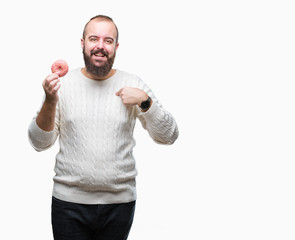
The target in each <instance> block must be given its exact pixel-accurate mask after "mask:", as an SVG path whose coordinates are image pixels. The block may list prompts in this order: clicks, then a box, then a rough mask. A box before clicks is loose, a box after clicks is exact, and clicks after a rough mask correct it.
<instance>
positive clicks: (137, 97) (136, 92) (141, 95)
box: [116, 87, 148, 106]
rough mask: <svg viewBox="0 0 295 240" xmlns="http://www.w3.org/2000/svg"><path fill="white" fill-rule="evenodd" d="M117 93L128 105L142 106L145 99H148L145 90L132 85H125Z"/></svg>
mask: <svg viewBox="0 0 295 240" xmlns="http://www.w3.org/2000/svg"><path fill="white" fill-rule="evenodd" d="M116 95H117V96H119V97H121V99H122V102H123V104H124V105H126V106H133V105H138V106H140V105H141V103H142V102H143V101H145V100H147V99H148V95H147V94H146V93H145V92H144V91H143V90H140V89H138V88H132V87H123V88H121V89H120V90H119V91H118V92H116Z"/></svg>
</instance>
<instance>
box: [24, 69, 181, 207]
mask: <svg viewBox="0 0 295 240" xmlns="http://www.w3.org/2000/svg"><path fill="white" fill-rule="evenodd" d="M61 84H62V86H61V88H60V90H59V102H58V106H57V110H56V118H55V129H54V130H53V131H51V132H45V131H43V130H41V129H40V128H39V127H38V126H37V124H36V116H37V115H36V116H35V117H34V118H33V120H32V122H31V124H30V126H29V140H30V143H31V144H32V146H33V147H34V148H35V149H36V150H37V151H43V150H46V149H48V148H49V147H51V146H52V145H53V144H54V143H55V141H56V139H57V137H58V136H59V146H60V150H59V152H58V154H57V155H56V164H55V169H54V170H55V173H56V175H55V176H54V178H53V180H54V187H53V196H54V197H56V198H59V199H61V200H64V201H69V202H76V203H83V204H111V203H122V202H130V201H133V200H135V199H136V187H135V177H136V175H137V170H136V167H135V160H134V157H133V154H132V149H133V147H134V146H135V140H134V138H133V130H134V126H135V122H136V118H139V120H140V121H141V123H142V126H143V127H144V128H145V129H146V130H147V131H148V133H149V135H150V136H151V138H152V139H153V140H154V141H155V142H157V143H160V144H172V143H173V142H174V141H175V140H176V139H177V137H178V128H177V124H176V122H175V120H174V118H173V117H172V116H171V114H170V113H169V112H167V111H166V110H164V109H163V108H162V106H161V105H160V104H159V102H158V100H157V99H156V98H155V96H154V94H153V93H152V91H151V90H150V89H149V87H148V86H147V85H146V84H145V83H144V82H143V81H142V80H141V79H140V78H138V77H137V76H135V75H132V74H129V73H126V72H123V71H120V70H116V73H115V74H114V75H113V76H112V77H110V78H109V79H107V80H104V81H95V80H91V79H88V78H86V77H85V76H84V75H83V74H82V73H81V69H80V68H79V69H76V70H73V71H71V72H69V73H68V74H67V75H66V76H65V77H64V78H62V79H61ZM122 87H135V88H139V89H142V90H144V91H145V92H146V93H147V94H148V95H149V96H150V97H151V98H152V99H153V104H152V106H151V108H150V109H149V110H148V111H147V112H145V113H143V112H141V111H140V109H139V108H138V106H133V107H126V106H125V105H124V104H123V103H122V100H121V98H120V97H118V96H116V95H115V93H116V92H117V91H118V90H120V89H121V88H122ZM37 114H38V113H37Z"/></svg>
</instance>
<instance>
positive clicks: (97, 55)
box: [81, 20, 119, 77]
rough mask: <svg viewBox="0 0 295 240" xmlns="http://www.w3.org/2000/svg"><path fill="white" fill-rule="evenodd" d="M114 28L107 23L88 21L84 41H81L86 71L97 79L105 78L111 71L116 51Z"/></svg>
mask: <svg viewBox="0 0 295 240" xmlns="http://www.w3.org/2000/svg"><path fill="white" fill-rule="evenodd" d="M116 34H117V32H116V28H115V25H114V24H113V23H112V22H109V21H96V20H93V21H90V22H89V23H88V25H87V27H86V34H85V39H81V46H82V49H83V56H84V61H85V66H86V70H87V71H88V72H89V73H91V74H92V75H95V76H97V77H103V76H106V75H107V74H108V73H109V72H110V70H111V69H112V66H113V63H114V59H115V56H116V50H117V48H118V46H119V44H118V43H116Z"/></svg>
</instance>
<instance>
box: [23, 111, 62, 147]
mask: <svg viewBox="0 0 295 240" xmlns="http://www.w3.org/2000/svg"><path fill="white" fill-rule="evenodd" d="M39 111H40V110H39ZM39 111H38V112H37V114H36V115H35V116H34V117H33V119H32V121H31V123H30V125H29V128H28V138H29V142H30V144H31V145H32V147H33V148H34V149H35V150H36V151H38V152H40V151H44V150H47V149H48V148H50V147H52V146H53V145H54V143H55V141H56V139H57V137H58V135H59V111H58V107H57V110H56V115H55V124H54V129H53V130H52V131H49V132H48V131H44V130H42V129H41V128H39V126H38V125H37V123H36V118H37V116H38V114H39Z"/></svg>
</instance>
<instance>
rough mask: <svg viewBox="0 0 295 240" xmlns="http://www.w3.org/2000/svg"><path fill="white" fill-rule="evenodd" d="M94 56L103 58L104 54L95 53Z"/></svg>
mask: <svg viewBox="0 0 295 240" xmlns="http://www.w3.org/2000/svg"><path fill="white" fill-rule="evenodd" d="M94 55H95V56H97V57H103V56H104V54H102V53H95V54H94Z"/></svg>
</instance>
